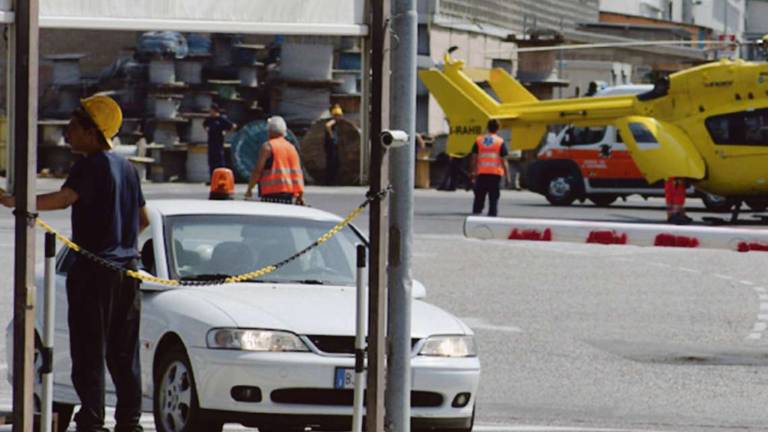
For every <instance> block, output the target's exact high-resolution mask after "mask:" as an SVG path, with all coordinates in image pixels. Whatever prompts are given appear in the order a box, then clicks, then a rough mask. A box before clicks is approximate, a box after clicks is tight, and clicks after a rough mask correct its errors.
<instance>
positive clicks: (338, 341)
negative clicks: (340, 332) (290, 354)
mask: <svg viewBox="0 0 768 432" xmlns="http://www.w3.org/2000/svg"><path fill="white" fill-rule="evenodd" d="M307 338H309V340H310V341H311V342H312V344H313V345H314V346H315V347H316V348H317V349H318V350H320V351H322V352H324V353H326V354H349V355H353V354H354V353H355V337H354V336H321V335H307ZM418 342H419V339H411V348H413V347H414V346H415V345H416V344H417V343H418Z"/></svg>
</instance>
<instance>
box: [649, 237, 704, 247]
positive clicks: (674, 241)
mask: <svg viewBox="0 0 768 432" xmlns="http://www.w3.org/2000/svg"><path fill="white" fill-rule="evenodd" d="M653 245H654V246H661V247H684V248H695V247H699V239H697V238H696V237H686V236H676V235H674V234H658V235H657V236H656V239H655V240H654V242H653Z"/></svg>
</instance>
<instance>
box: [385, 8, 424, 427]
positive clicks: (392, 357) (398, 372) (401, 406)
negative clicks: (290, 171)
mask: <svg viewBox="0 0 768 432" xmlns="http://www.w3.org/2000/svg"><path fill="white" fill-rule="evenodd" d="M418 18H419V17H418V14H417V12H416V1H415V0H393V1H392V37H391V44H392V49H391V51H390V52H391V53H392V54H391V61H392V64H391V70H392V74H391V76H390V87H391V93H390V107H391V110H390V116H389V120H390V127H391V128H392V129H398V130H402V131H404V132H406V133H407V134H408V144H407V145H405V146H402V147H396V148H392V149H390V155H389V158H390V160H389V162H390V165H389V177H390V179H391V182H392V186H393V189H394V193H393V195H392V197H391V198H390V206H391V209H392V210H391V216H390V221H389V267H388V270H387V278H388V281H389V282H388V290H389V306H388V310H389V319H388V320H387V327H388V328H387V330H388V336H389V348H390V351H389V355H388V362H387V392H386V412H387V415H386V419H387V422H386V423H387V426H388V429H389V430H390V431H397V432H408V431H410V430H411V302H412V298H411V287H412V284H413V282H412V280H411V247H412V243H413V187H414V167H415V159H416V154H415V148H416V146H415V144H414V138H415V131H416V50H417V38H418V32H417V30H418Z"/></svg>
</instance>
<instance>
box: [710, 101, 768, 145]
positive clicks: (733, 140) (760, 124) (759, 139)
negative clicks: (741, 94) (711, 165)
mask: <svg viewBox="0 0 768 432" xmlns="http://www.w3.org/2000/svg"><path fill="white" fill-rule="evenodd" d="M705 124H706V126H707V131H709V135H710V136H711V137H712V141H714V143H715V144H718V145H743V146H768V109H766V108H763V109H757V110H749V111H741V112H737V113H730V114H723V115H719V116H713V117H710V118H708V119H707V120H706V121H705Z"/></svg>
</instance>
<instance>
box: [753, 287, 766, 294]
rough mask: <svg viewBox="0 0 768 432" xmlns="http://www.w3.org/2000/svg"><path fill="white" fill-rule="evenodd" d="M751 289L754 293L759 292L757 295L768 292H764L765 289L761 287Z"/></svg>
mask: <svg viewBox="0 0 768 432" xmlns="http://www.w3.org/2000/svg"><path fill="white" fill-rule="evenodd" d="M752 289H753V290H755V291H757V292H759V293H764V292H768V290H766V289H765V288H763V287H758V286H756V287H753V288H752Z"/></svg>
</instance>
